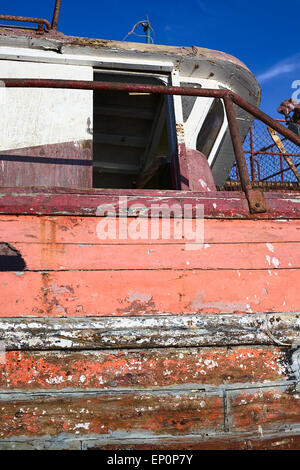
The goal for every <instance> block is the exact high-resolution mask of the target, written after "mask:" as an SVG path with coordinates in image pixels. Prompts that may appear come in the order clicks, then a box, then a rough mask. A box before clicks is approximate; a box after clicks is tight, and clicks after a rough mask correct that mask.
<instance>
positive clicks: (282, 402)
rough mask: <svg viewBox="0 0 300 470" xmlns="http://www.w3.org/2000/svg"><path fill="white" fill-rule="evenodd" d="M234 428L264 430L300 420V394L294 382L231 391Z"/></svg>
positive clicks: (230, 414)
mask: <svg viewBox="0 0 300 470" xmlns="http://www.w3.org/2000/svg"><path fill="white" fill-rule="evenodd" d="M228 406H229V408H228V413H229V426H230V430H237V431H246V430H253V429H257V427H258V426H259V427H260V429H261V430H262V431H263V430H264V429H270V427H272V426H273V427H274V426H277V427H278V426H281V427H282V426H285V427H288V426H290V425H293V424H299V420H300V395H299V393H297V392H296V390H295V387H294V386H289V387H285V386H283V387H272V388H267V389H256V390H255V389H253V390H243V391H241V390H238V391H235V392H228Z"/></svg>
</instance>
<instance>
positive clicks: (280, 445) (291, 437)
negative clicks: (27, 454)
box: [0, 430, 300, 462]
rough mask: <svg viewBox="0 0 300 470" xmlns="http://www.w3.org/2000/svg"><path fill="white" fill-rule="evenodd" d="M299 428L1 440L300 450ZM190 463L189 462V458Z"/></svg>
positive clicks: (36, 446)
mask: <svg viewBox="0 0 300 470" xmlns="http://www.w3.org/2000/svg"><path fill="white" fill-rule="evenodd" d="M299 449H300V435H299V432H298V431H297V430H294V431H293V430H292V431H283V432H277V433H276V435H275V434H274V433H273V434H272V433H267V434H264V435H263V436H261V434H259V433H258V432H257V433H254V432H252V433H229V432H227V433H218V434H216V435H215V436H205V435H201V434H200V435H194V436H191V435H189V436H174V437H166V436H164V437H162V438H158V437H150V436H147V437H146V438H144V439H143V438H134V437H132V438H126V437H125V438H123V439H121V438H120V439H116V438H105V437H104V438H99V439H97V438H89V439H86V436H84V437H83V436H81V438H76V437H74V438H73V439H65V438H63V437H60V436H58V437H54V438H51V440H50V439H49V438H48V439H47V438H39V439H32V438H25V437H22V438H17V439H11V440H0V450H106V451H110V450H154V451H157V450H185V451H187V450H299ZM186 462H187V461H186Z"/></svg>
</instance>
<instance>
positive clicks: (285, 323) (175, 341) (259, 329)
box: [0, 313, 300, 350]
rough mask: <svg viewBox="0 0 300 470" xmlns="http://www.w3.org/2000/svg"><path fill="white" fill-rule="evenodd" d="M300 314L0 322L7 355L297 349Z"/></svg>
mask: <svg viewBox="0 0 300 470" xmlns="http://www.w3.org/2000/svg"><path fill="white" fill-rule="evenodd" d="M299 330H300V318H299V314H297V313H296V314H270V315H261V314H256V315H252V314H248V315H244V314H231V315H230V314H229V315H208V314H205V315H197V316H196V315H195V316H194V315H179V316H172V315H169V316H140V317H130V318H129V317H126V316H124V317H112V318H101V317H94V318H91V317H80V318H78V317H71V318H11V319H10V318H2V319H1V320H0V340H1V341H3V343H4V345H5V347H6V350H18V349H19V350H54V349H56V350H68V349H71V350H76V349H77V350H93V349H99V350H101V349H118V348H139V349H148V348H157V347H167V348H172V347H177V348H180V347H182V348H184V347H200V346H222V347H224V346H233V345H236V346H238V345H241V344H245V345H246V344H247V345H270V344H271V345H272V344H274V345H280V346H284V345H286V346H294V347H298V346H299Z"/></svg>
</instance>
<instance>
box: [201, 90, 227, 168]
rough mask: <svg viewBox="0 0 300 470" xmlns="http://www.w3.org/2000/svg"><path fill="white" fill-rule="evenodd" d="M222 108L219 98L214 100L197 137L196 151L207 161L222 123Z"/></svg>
mask: <svg viewBox="0 0 300 470" xmlns="http://www.w3.org/2000/svg"><path fill="white" fill-rule="evenodd" d="M224 117H225V115H224V107H223V103H222V101H221V100H220V99H219V98H215V99H214V101H213V103H212V105H211V107H210V109H209V111H208V113H207V116H206V118H205V120H204V122H203V124H202V126H201V129H200V132H199V134H198V137H197V142H196V149H197V150H198V151H199V152H202V153H203V154H204V155H205V156H206V158H207V159H208V158H209V156H210V153H211V151H212V149H213V146H214V144H215V142H216V139H217V137H218V135H219V133H220V130H221V128H222V125H223V122H224Z"/></svg>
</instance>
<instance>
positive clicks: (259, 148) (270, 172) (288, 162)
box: [224, 119, 300, 190]
mask: <svg viewBox="0 0 300 470" xmlns="http://www.w3.org/2000/svg"><path fill="white" fill-rule="evenodd" d="M277 121H279V122H281V123H282V124H283V125H285V121H284V120H282V119H278V120H277ZM271 134H272V130H270V128H268V126H266V125H265V124H264V123H262V122H261V121H258V120H254V122H253V124H252V127H251V129H250V131H249V132H248V134H247V137H246V139H245V140H244V152H245V158H246V162H247V166H248V171H249V175H250V179H251V181H252V182H253V183H254V184H253V186H259V187H262V188H263V189H264V190H268V189H270V190H273V189H274V188H275V189H276V188H278V189H287V188H288V189H297V190H299V187H300V181H299V179H298V178H297V172H299V173H300V148H299V147H298V146H297V145H295V144H293V143H292V142H290V141H289V140H287V139H286V138H285V137H283V136H282V135H280V134H278V133H274V131H273V137H272V135H271ZM274 136H275V137H274ZM274 140H275V141H274ZM224 189H227V190H228V189H232V190H234V189H240V184H239V174H238V169H237V166H236V163H235V164H234V165H233V167H232V169H231V172H230V175H229V178H228V180H227V181H226V184H225V187H224Z"/></svg>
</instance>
